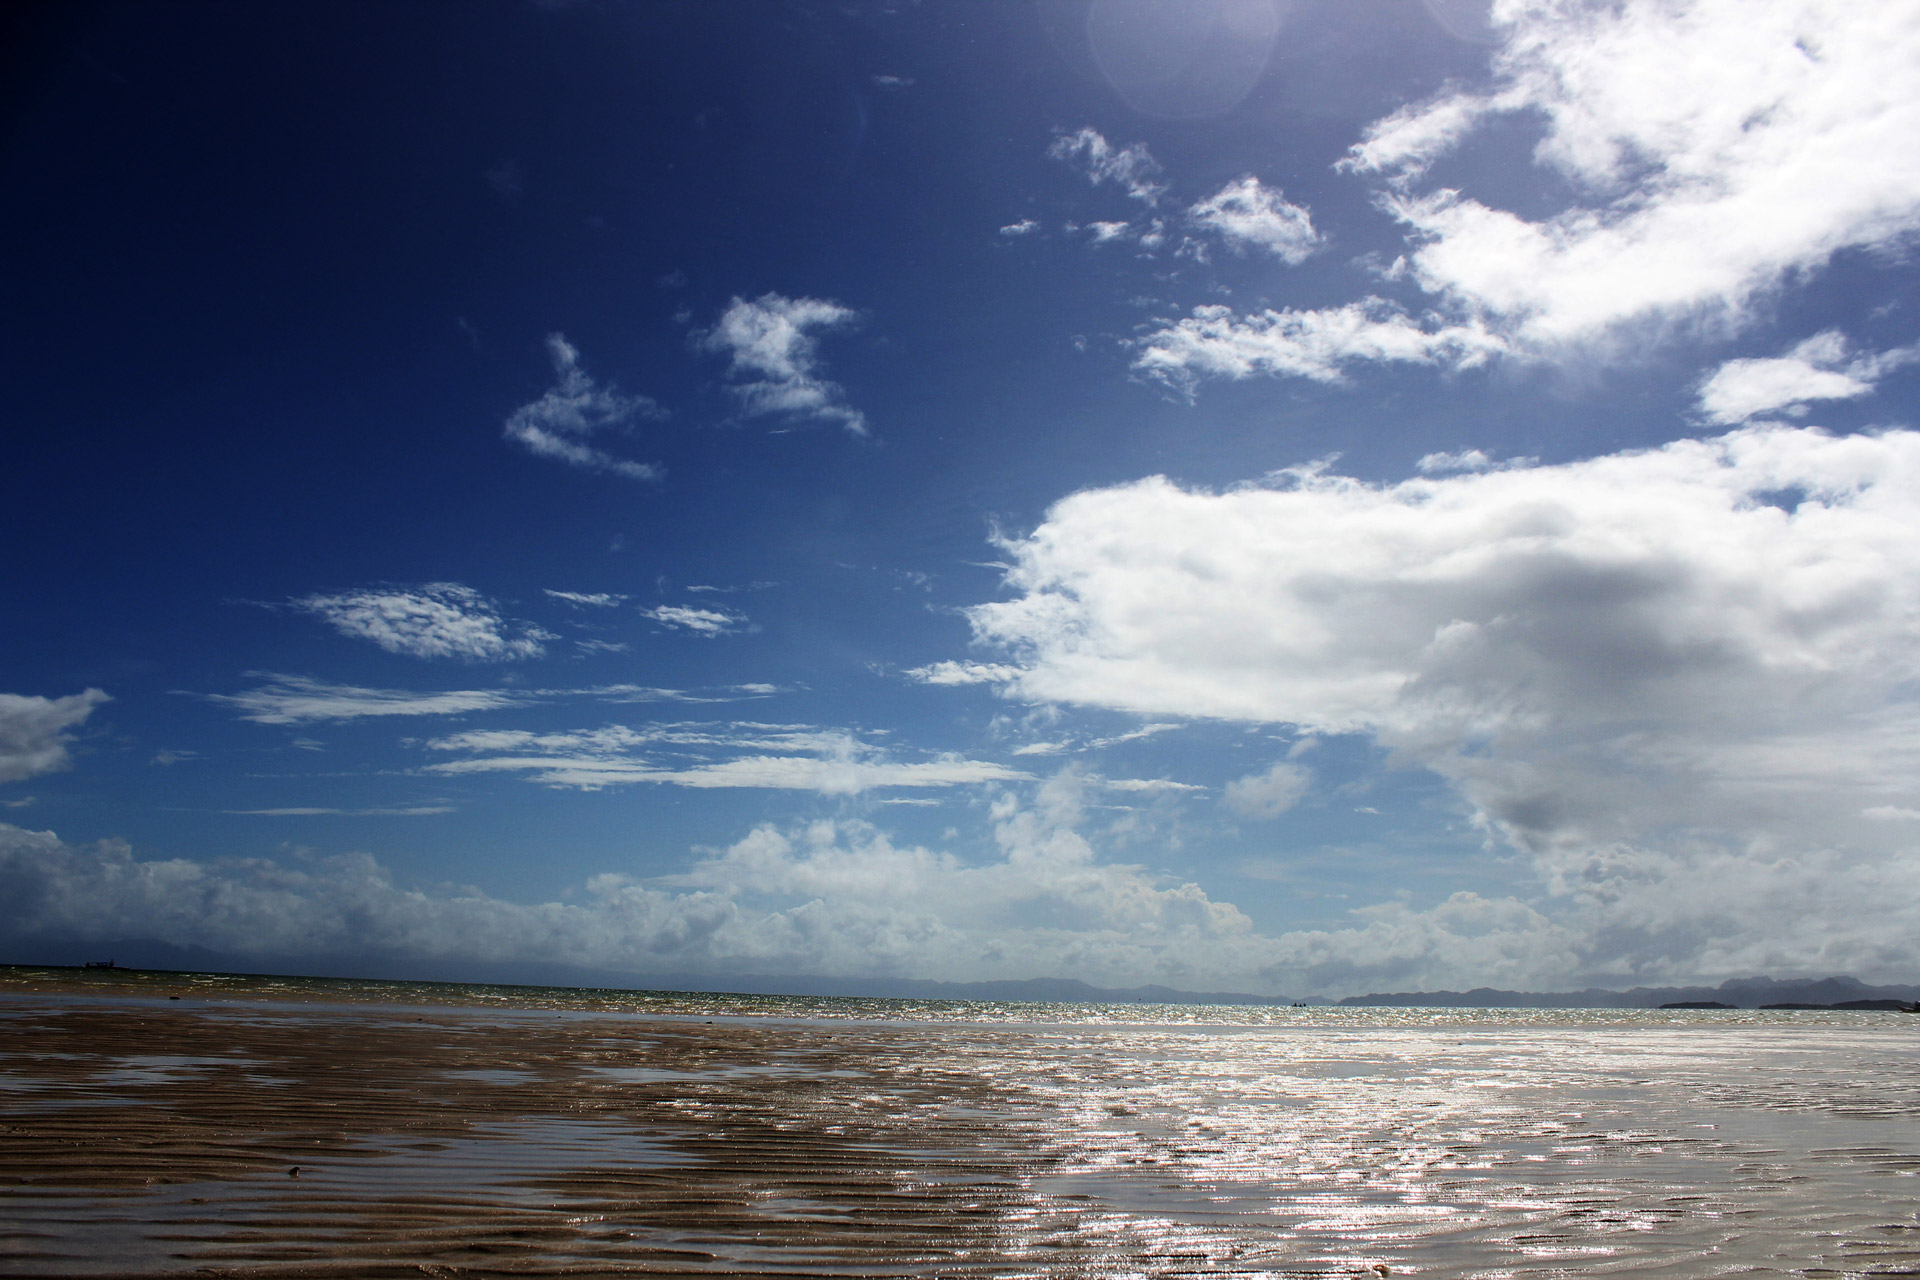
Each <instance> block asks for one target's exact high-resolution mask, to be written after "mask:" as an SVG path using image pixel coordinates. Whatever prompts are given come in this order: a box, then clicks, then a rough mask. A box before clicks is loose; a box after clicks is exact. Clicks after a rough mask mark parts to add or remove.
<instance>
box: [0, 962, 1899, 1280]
mask: <svg viewBox="0 0 1920 1280" xmlns="http://www.w3.org/2000/svg"><path fill="white" fill-rule="evenodd" d="M423 990H424V989H420V988H416V989H414V991H412V992H411V996H412V999H413V1001H414V1002H415V1003H412V1004H409V1003H407V1000H406V999H405V998H404V997H405V996H406V995H407V994H409V993H404V992H400V993H397V992H395V991H394V990H392V989H391V988H384V989H382V990H381V991H380V992H378V993H377V997H378V1000H379V1001H380V1003H379V1004H378V1005H366V1004H357V1003H353V1000H354V998H355V996H358V997H359V998H361V999H364V998H365V997H366V995H367V994H368V993H367V992H366V991H364V990H362V989H360V988H358V987H355V988H353V989H352V990H351V991H349V992H347V993H344V994H343V993H342V991H341V990H340V989H339V988H334V989H331V990H321V989H319V988H316V987H311V986H309V987H308V988H306V989H304V990H294V989H268V990H261V989H258V988H255V989H250V990H246V991H245V992H244V994H245V995H246V996H247V997H248V998H247V999H240V998H238V996H240V995H241V994H242V992H241V991H239V990H236V989H234V988H227V989H225V991H224V992H222V991H221V990H220V989H219V988H217V987H216V988H201V989H198V990H197V991H196V992H190V993H189V998H186V999H183V1000H180V1001H175V1002H168V1001H167V1000H166V999H165V995H164V994H159V993H155V992H149V993H147V994H138V993H135V994H129V993H128V992H127V991H125V990H120V991H118V992H108V991H106V990H104V989H101V990H99V991H96V993H95V995H94V996H93V997H86V996H84V995H82V996H81V997H79V998H76V997H75V996H74V995H73V994H72V993H66V994H64V995H56V994H53V993H47V994H41V995H34V994H30V993H19V992H16V993H14V994H12V995H9V996H6V997H5V999H4V1003H5V1005H6V1007H7V1011H8V1012H9V1013H13V1014H18V1015H19V1016H17V1017H9V1018H6V1019H3V1020H0V1055H3V1056H0V1086H5V1085H6V1084H7V1082H8V1081H16V1082H18V1083H17V1085H16V1086H15V1087H11V1088H9V1087H0V1113H4V1117H5V1120H6V1122H7V1123H6V1134H5V1138H6V1140H7V1142H8V1143H9V1144H10V1145H8V1146H6V1147H0V1176H4V1181H5V1184H6V1186H5V1192H4V1194H5V1196H6V1199H5V1200H4V1202H0V1205H3V1209H0V1211H3V1212H4V1214H5V1216H6V1221H5V1222H4V1223H0V1227H3V1228H4V1230H0V1267H4V1268H6V1269H9V1270H12V1271H14V1272H16V1273H20V1274H57V1273H70V1272H76V1271H86V1270H96V1271H104V1270H119V1271H132V1272H138V1271H143V1270H144V1271H146V1272H150V1273H156V1274H158V1273H181V1274H186V1273H192V1272H195V1271H199V1270H204V1269H206V1268H209V1267H211V1268H213V1269H215V1270H220V1269H226V1268H236V1269H241V1270H246V1271H247V1272H248V1273H249V1274H293V1273H295V1272H299V1271H300V1269H301V1268H306V1267H315V1266H320V1265H321V1264H325V1265H326V1266H329V1267H335V1268H338V1267H346V1268H347V1269H348V1270H352V1269H354V1268H356V1267H358V1268H361V1269H362V1270H364V1269H365V1268H368V1267H386V1266H391V1267H395V1268H398V1270H396V1271H395V1272H394V1273H395V1274H398V1273H400V1271H407V1273H410V1274H420V1273H421V1272H422V1271H424V1272H426V1273H427V1274H461V1273H467V1274H502V1273H506V1272H510V1271H511V1272H516V1273H519V1272H526V1271H535V1272H550V1271H553V1270H556V1269H560V1270H566V1269H580V1270H584V1271H593V1272H596V1273H610V1272H623V1271H624V1272H634V1273H645V1272H664V1271H672V1272H676V1273H735V1274H738V1273H760V1272H770V1271H778V1272H786V1273H794V1274H836V1275H840V1274H900V1275H922V1276H933V1275H1071V1276H1103V1277H1104V1276H1116V1277H1117V1276H1128V1275H1224V1274H1232V1275H1366V1274H1372V1275H1378V1274H1383V1271H1382V1269H1384V1273H1385V1274H1393V1275H1407V1274H1422V1275H1444V1276H1484V1277H1497V1276H1523V1275H1525V1276H1563V1275H1589V1274H1608V1273H1614V1272H1619V1273H1631V1274H1635V1275H1661V1274H1665V1275H1673V1276H1688V1277H1693V1276H1710V1275H1756V1274H1758V1275H1775V1274H1785V1275H1808V1276H1813V1275H1860V1276H1865V1275H1900V1274H1920V1217H1917V1216H1916V1210H1920V1180H1917V1179H1920V1054H1917V1053H1916V1049H1920V1018H1913V1017H1907V1016H1902V1015H1899V1014H1890V1013H1738V1012H1731V1013H1729V1012H1703V1011H1671V1012H1651V1013H1648V1012H1639V1011H1620V1010H1598V1011H1579V1010H1551V1011H1545V1010H1542V1011H1529V1010H1498V1011H1480V1010H1402V1009H1357V1010H1356V1009H1341V1010H1331V1009H1266V1008H1240V1007H1234V1008H1199V1007H1192V1006H1117V1007H1116V1006H1087V1005H1052V1006H1033V1005H1019V1006H1015V1005H960V1004H949V1003H939V1004H931V1003H915V1002H900V1001H817V1000H802V1001H780V1000H773V999H764V998H758V997H733V998H729V997H712V996H689V997H671V996H666V995H660V994H654V995H646V996H634V995H632V994H631V993H608V994H606V995H605V996H604V997H599V1003H597V1004H596V1003H595V997H594V996H593V995H591V994H590V993H570V994H567V995H564V996H561V995H538V996H535V997H532V998H522V999H521V1000H520V1001H518V1002H514V1001H510V1000H508V999H507V998H505V997H504V996H502V997H498V998H496V997H494V996H492V995H491V994H488V995H486V996H485V997H484V998H475V997H474V996H473V994H472V993H473V991H474V989H464V991H463V993H462V994H460V995H459V996H458V998H455V999H447V1000H440V1001H437V1002H432V1003H429V1001H432V998H433V994H434V993H433V992H431V991H428V992H427V993H426V994H424V995H423V994H422V991H423ZM316 991H320V996H321V998H322V1001H323V1002H319V1003H316V1002H314V994H315V992H316ZM215 995H220V996H221V997H222V998H219V999H216V998H212V997H214V996H215ZM523 997H524V992H523ZM324 1001H332V1003H325V1002H324ZM129 1020H133V1021H137V1022H138V1023H139V1027H140V1030H139V1034H138V1036H135V1037H131V1038H130V1039H129V1043H133V1042H134V1041H137V1044H136V1045H135V1047H133V1048H131V1049H128V1050H126V1051H124V1052H116V1051H114V1050H113V1045H115V1044H118V1043H119V1041H118V1040H115V1039H114V1038H113V1037H114V1035H117V1034H119V1033H118V1032H116V1031H115V1030H114V1028H116V1027H123V1026H125V1025H127V1024H128V1022H129ZM90 1037H91V1038H90ZM36 1046H38V1047H39V1048H40V1049H42V1050H44V1051H45V1054H44V1056H42V1055H38V1054H36ZM343 1055H344V1056H343ZM196 1106H202V1107H206V1108H211V1109H210V1110H203V1111H194V1110H193V1108H195V1107H196ZM221 1126H224V1128H222V1127H221ZM329 1126H330V1127H329ZM215 1129H218V1130H219V1134H220V1136H219V1139H218V1142H213V1141H212V1140H211V1139H208V1138H207V1135H208V1134H210V1133H212V1132H213V1131H214V1130H215ZM86 1134H93V1135H95V1136H96V1138H97V1139H98V1141H99V1142H100V1143H101V1144H103V1146H104V1147H106V1148H111V1149H112V1150H113V1151H114V1152H115V1153H116V1154H115V1155H114V1159H115V1160H117V1161H119V1162H120V1164H119V1166H118V1169H119V1172H118V1174H117V1175H116V1177H115V1178H106V1177H104V1176H103V1175H100V1174H99V1173H98V1171H97V1170H95V1171H94V1172H92V1173H89V1174H87V1176H84V1177H83V1176H81V1174H80V1173H77V1172H75V1170H76V1169H80V1168H82V1166H81V1165H80V1164H76V1163H75V1161H76V1157H73V1156H72V1155H70V1154H67V1152H68V1151H69V1148H66V1147H62V1146H60V1145H59V1144H61V1143H63V1142H66V1143H72V1142H74V1141H75V1139H74V1138H73V1136H72V1135H86ZM16 1139H18V1141H17V1142H16ZM167 1143H174V1144H176V1146H177V1148H178V1151H179V1152H180V1153H181V1154H180V1155H179V1158H178V1161H177V1162H175V1163H171V1164H170V1163H167V1162H166V1161H156V1160H150V1159H148V1158H147V1157H146V1156H143V1155H142V1154H141V1153H142V1151H145V1150H147V1149H148V1148H151V1147H154V1146H156V1145H157V1146H165V1144H167ZM196 1143H198V1145H195V1144H196ZM116 1144H117V1145H116ZM142 1144H145V1145H144V1146H143V1145H142ZM222 1144H224V1145H222ZM296 1150H297V1151H300V1152H304V1153H305V1154H304V1155H301V1156H300V1157H299V1160H300V1163H301V1166H302V1172H301V1176H300V1178H299V1179H298V1180H297V1181H295V1180H292V1179H290V1177H289V1175H288V1174H287V1172H286V1169H285V1167H284V1166H285V1163H286V1161H287V1160H288V1159H291V1158H292V1157H290V1156H288V1155H287V1154H286V1153H287V1152H289V1151H296ZM8 1153H11V1154H8ZM28 1153H31V1158H30V1159H29V1154H28ZM63 1162H64V1163H63ZM9 1166H11V1167H9ZM116 1179H117V1180H116ZM410 1268H418V1269H417V1270H410ZM435 1268H438V1269H439V1270H435ZM302 1273H304V1272H302Z"/></svg>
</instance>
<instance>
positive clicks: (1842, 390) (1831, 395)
mask: <svg viewBox="0 0 1920 1280" xmlns="http://www.w3.org/2000/svg"><path fill="white" fill-rule="evenodd" d="M1916 359H1920V346H1910V347H1901V348H1898V349H1896V350H1893V351H1881V352H1859V353H1854V352H1851V351H1849V349H1848V346H1847V340H1846V337H1845V336H1844V335H1842V334H1841V333H1840V331H1839V330H1837V329H1828V330H1827V331H1825V332H1824V333H1816V334H1815V335H1814V336H1813V337H1811V338H1808V339H1807V340H1806V341H1805V342H1802V343H1800V344H1799V345H1798V346H1796V347H1794V348H1793V349H1792V350H1791V351H1789V352H1787V353H1786V354H1785V355H1784V356H1778V357H1775V358H1773V359H1766V360H1729V361H1727V362H1726V363H1725V364H1723V365H1721V366H1720V367H1719V368H1718V369H1716V370H1714V372H1713V374H1712V375H1711V376H1710V377H1708V378H1707V379H1706V380H1705V381H1704V382H1702V383H1701V386H1700V411H1701V413H1702V414H1703V415H1704V416H1705V417H1706V418H1707V420H1708V421H1709V422H1717V423H1721V424H1723V425H1730V424H1732V423H1736V422H1746V421H1748V420H1749V419H1752V418H1757V417H1760V416H1761V415H1762V414H1768V413H1785V414H1787V415H1789V416H1791V417H1800V416H1802V415H1804V414H1805V413H1806V411H1807V405H1809V404H1810V403H1812V402H1814V401H1816V400H1852V399H1855V398H1857V397H1859V396H1864V395H1869V394H1871V393H1872V391H1873V389H1874V386H1875V384H1876V383H1878V382H1879V380H1880V378H1881V376H1882V375H1884V374H1886V373H1890V372H1892V371H1893V370H1894V369H1897V368H1899V367H1900V366H1902V365H1906V364H1912V363H1913V362H1914V361H1915V360H1916Z"/></svg>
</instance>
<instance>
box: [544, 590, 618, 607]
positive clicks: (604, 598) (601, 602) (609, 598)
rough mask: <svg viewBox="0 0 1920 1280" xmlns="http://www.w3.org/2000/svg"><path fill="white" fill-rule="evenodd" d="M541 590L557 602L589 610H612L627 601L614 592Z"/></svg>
mask: <svg viewBox="0 0 1920 1280" xmlns="http://www.w3.org/2000/svg"><path fill="white" fill-rule="evenodd" d="M541 590H543V591H545V592H546V593H547V594H548V595H550V596H552V597H553V598H554V599H555V600H562V601H565V602H566V603H567V604H577V605H579V606H581V607H582V608H588V609H611V608H613V607H614V606H616V605H618V604H621V603H623V602H624V601H625V600H626V597H625V596H623V595H619V594H617V593H615V592H612V591H594V592H585V591H555V590H554V589H553V588H552V587H542V588H541Z"/></svg>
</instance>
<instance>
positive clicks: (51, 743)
mask: <svg viewBox="0 0 1920 1280" xmlns="http://www.w3.org/2000/svg"><path fill="white" fill-rule="evenodd" d="M111 701H113V699H111V698H109V697H108V696H107V695H106V694H105V693H103V692H102V691H101V690H99V689H87V690H84V691H82V692H80V693H74V694H68V695H67V696H66V697H64V698H41V697H34V696H31V695H26V694H18V693H0V782H19V781H21V780H22V779H25V778H33V777H38V776H39V775H40V774H43V773H57V772H58V771H60V770H62V769H65V768H67V767H69V766H70V765H71V764H72V758H71V757H70V756H69V755H68V754H67V744H68V743H69V742H70V741H71V740H72V733H71V731H72V730H73V729H74V728H75V727H77V726H78V725H80V724H82V723H83V722H85V720H86V718H87V717H88V716H90V715H92V714H93V709H94V708H95V707H97V706H99V705H100V704H101V703H103V702H111Z"/></svg>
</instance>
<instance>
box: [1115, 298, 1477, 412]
mask: <svg viewBox="0 0 1920 1280" xmlns="http://www.w3.org/2000/svg"><path fill="white" fill-rule="evenodd" d="M1503 350H1505V345H1504V343H1503V342H1502V341H1501V339H1500V338H1499V337H1497V336H1496V335H1494V334H1492V333H1490V332H1488V331H1487V330H1486V329H1485V328H1483V327H1481V326H1480V325H1478V324H1474V323H1466V324H1449V323H1446V322H1444V321H1442V320H1440V319H1438V318H1437V317H1434V316H1424V317H1421V318H1420V319H1418V320H1416V319H1414V318H1412V317H1410V316H1408V315H1407V314H1406V313H1405V312H1403V311H1401V310H1400V309H1399V308H1397V307H1395V306H1394V305H1393V304H1392V303H1390V302H1387V301H1385V300H1384V299H1381V298H1368V299H1367V300H1366V301H1364V302H1356V303H1349V304H1348V305H1346V306H1344V307H1333V308H1325V309H1321V310H1314V311H1295V310H1293V309H1291V308H1289V309H1287V310H1284V311H1273V310H1266V311H1260V312H1255V313H1253V314H1250V315H1236V314H1234V311H1233V309H1232V308H1231V307H1225V306H1220V305H1217V304H1215V305H1208V306H1201V307H1195V308H1194V309H1193V314H1192V315H1190V316H1188V317H1187V318H1186V319H1184V320H1179V321H1176V322H1174V323H1173V324H1170V325H1165V326H1163V327H1161V328H1159V329H1156V330H1154V331H1153V332H1151V333H1149V334H1147V335H1146V336H1145V337H1143V338H1142V339H1140V341H1139V343H1138V352H1139V354H1138V355H1137V356H1135V358H1134V362H1133V367H1134V368H1136V369H1138V370H1140V371H1141V372H1142V373H1145V374H1146V375H1147V376H1149V377H1152V378H1156V379H1159V380H1160V381H1162V382H1165V383H1167V384H1169V385H1170V386H1175V387H1179V388H1182V389H1188V390H1190V389H1191V388H1192V386H1193V384H1194V382H1195V381H1196V380H1197V379H1199V378H1201V377H1224V378H1234V379H1239V378H1248V377H1253V376H1255V375H1263V374H1264V375H1273V376H1290V377H1296V378H1310V379H1312V380H1313V381H1315V382H1327V383H1339V382H1344V381H1345V380H1346V374H1345V372H1344V366H1346V365H1349V364H1352V363H1353V362H1355V361H1394V362H1399V363H1404V364H1424V365H1432V364H1439V365H1445V366H1448V367H1452V368H1470V367H1472V366H1475V365H1478V364H1482V363H1484V362H1485V361H1486V360H1487V359H1489V358H1490V357H1492V356H1494V355H1496V354H1498V353H1500V352H1501V351H1503Z"/></svg>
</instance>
